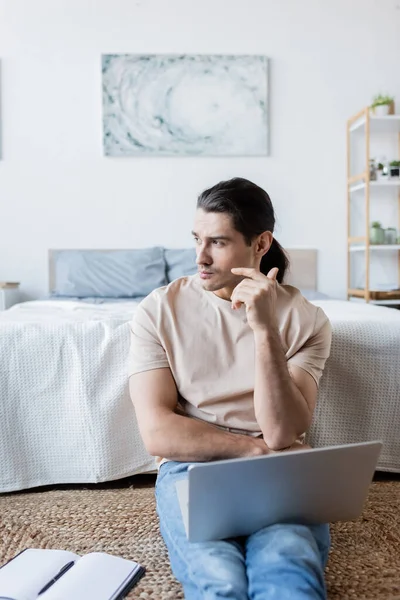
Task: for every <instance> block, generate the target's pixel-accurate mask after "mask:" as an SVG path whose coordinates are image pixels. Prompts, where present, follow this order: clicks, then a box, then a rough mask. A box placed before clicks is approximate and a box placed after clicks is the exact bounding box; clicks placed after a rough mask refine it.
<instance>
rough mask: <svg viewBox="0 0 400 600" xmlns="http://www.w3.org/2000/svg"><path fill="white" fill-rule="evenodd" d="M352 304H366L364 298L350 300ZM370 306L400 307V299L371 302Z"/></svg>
mask: <svg viewBox="0 0 400 600" xmlns="http://www.w3.org/2000/svg"><path fill="white" fill-rule="evenodd" d="M350 302H363V303H364V304H365V302H366V301H365V299H364V298H354V297H353V298H350ZM368 304H381V305H387V306H388V305H389V304H393V305H400V298H399V299H398V300H370V301H369V302H368Z"/></svg>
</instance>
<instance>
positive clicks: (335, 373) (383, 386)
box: [307, 300, 400, 472]
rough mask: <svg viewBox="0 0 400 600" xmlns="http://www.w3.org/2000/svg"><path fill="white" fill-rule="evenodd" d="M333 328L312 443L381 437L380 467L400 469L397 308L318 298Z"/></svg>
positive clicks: (399, 327)
mask: <svg viewBox="0 0 400 600" xmlns="http://www.w3.org/2000/svg"><path fill="white" fill-rule="evenodd" d="M313 303H314V304H316V305H317V306H320V307H321V308H322V309H323V310H324V311H325V313H326V314H327V316H328V317H329V319H330V321H331V323H332V328H333V336H332V348H331V355H330V357H329V359H328V360H327V362H326V366H325V370H324V373H323V376H322V379H321V384H320V390H319V394H318V402H317V407H316V411H315V415H314V421H313V424H312V426H311V428H310V431H309V435H308V436H307V441H308V442H309V443H310V444H311V445H312V446H319V447H321V446H327V445H331V444H341V443H343V444H344V443H351V442H358V441H367V440H376V439H380V440H382V441H383V448H382V452H381V455H380V458H379V462H378V468H379V470H383V471H393V472H400V433H399V432H400V311H399V310H396V309H394V308H387V307H383V306H376V305H371V304H364V303H359V302H345V301H339V300H318V301H314V302H313Z"/></svg>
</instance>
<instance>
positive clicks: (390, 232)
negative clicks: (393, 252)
mask: <svg viewBox="0 0 400 600" xmlns="http://www.w3.org/2000/svg"><path fill="white" fill-rule="evenodd" d="M396 243H397V229H395V228H394V227H388V228H387V229H386V231H385V244H396Z"/></svg>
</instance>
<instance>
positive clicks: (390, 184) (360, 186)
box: [350, 179, 400, 192]
mask: <svg viewBox="0 0 400 600" xmlns="http://www.w3.org/2000/svg"><path fill="white" fill-rule="evenodd" d="M366 185H367V184H366V183H365V181H362V182H361V183H356V184H355V185H351V186H350V192H359V191H361V190H365V188H366ZM369 185H370V187H371V188H378V189H381V190H382V189H385V188H386V189H396V188H398V189H400V179H388V180H387V181H370V182H369Z"/></svg>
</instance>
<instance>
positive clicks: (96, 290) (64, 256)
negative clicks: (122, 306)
mask: <svg viewBox="0 0 400 600" xmlns="http://www.w3.org/2000/svg"><path fill="white" fill-rule="evenodd" d="M53 265H54V267H53V272H54V286H53V289H52V290H51V294H52V295H55V296H68V297H71V296H72V297H78V298H86V297H89V296H91V297H106V298H134V297H136V296H147V294H149V293H150V292H151V291H152V290H154V289H155V288H158V287H161V286H163V285H166V283H167V281H166V275H165V260H164V256H163V249H162V248H160V247H156V246H155V247H153V248H143V249H137V250H113V251H107V250H105V251H101V250H56V251H54V252H53Z"/></svg>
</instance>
